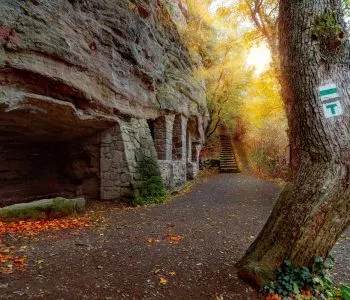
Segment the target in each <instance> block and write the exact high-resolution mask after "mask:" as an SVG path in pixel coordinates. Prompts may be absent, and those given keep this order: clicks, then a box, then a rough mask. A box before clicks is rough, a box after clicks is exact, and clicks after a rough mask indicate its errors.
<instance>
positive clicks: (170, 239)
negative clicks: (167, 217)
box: [164, 234, 182, 244]
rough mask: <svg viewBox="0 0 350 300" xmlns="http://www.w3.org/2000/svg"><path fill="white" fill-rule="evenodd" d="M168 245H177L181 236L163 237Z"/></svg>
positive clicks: (170, 235)
mask: <svg viewBox="0 0 350 300" xmlns="http://www.w3.org/2000/svg"><path fill="white" fill-rule="evenodd" d="M164 238H165V239H166V240H167V241H168V242H169V243H170V244H178V243H180V241H181V240H182V236H181V235H175V234H167V235H166V236H165V237H164Z"/></svg>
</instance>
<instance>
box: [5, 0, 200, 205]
mask: <svg viewBox="0 0 350 300" xmlns="http://www.w3.org/2000/svg"><path fill="white" fill-rule="evenodd" d="M0 5H1V10H0V142H1V143H0V206H3V205H6V204H9V203H13V202H22V201H30V200H34V199H37V198H44V197H48V196H50V197H54V196H58V195H59V196H67V197H72V196H85V197H86V198H88V199H89V198H92V199H97V198H102V199H118V198H123V197H124V196H125V197H126V196H131V195H132V189H133V186H135V182H136V181H137V177H138V176H137V166H138V163H139V162H140V161H142V160H144V158H145V157H153V158H154V159H155V160H158V161H159V166H160V171H161V175H162V177H163V178H164V181H165V184H166V185H167V186H168V187H169V188H171V187H173V186H175V185H181V184H183V182H184V180H185V179H186V177H192V176H193V175H194V174H195V173H196V165H197V152H198V149H199V147H198V145H199V144H200V143H202V142H203V127H204V126H205V116H206V105H205V95H204V94H205V90H204V86H203V84H202V83H201V82H198V81H197V80H195V78H194V72H195V67H194V63H193V62H192V61H191V59H190V57H189V55H188V52H187V51H186V49H185V47H184V46H183V45H182V44H181V39H180V36H179V33H178V30H177V27H176V25H175V23H174V21H173V16H175V18H176V20H177V21H179V20H180V21H181V22H185V17H184V16H183V13H184V6H183V4H181V2H177V1H175V0H174V1H171V0H167V1H166V3H163V2H162V1H160V0H158V1H156V0H137V1H136V0H133V1H128V0H120V1H115V0H91V1H86V0H57V1H49V0H27V1H21V2H18V1H12V0H0ZM169 7H170V8H172V9H169ZM173 133H174V134H173ZM192 144H193V145H194V147H192ZM162 147H165V148H163V149H162ZM190 148H191V149H192V150H193V149H196V150H195V151H192V150H190ZM196 151H197V152H196ZM192 152H195V153H192ZM188 170H191V171H188ZM188 172H189V173H188ZM179 178H180V179H179Z"/></svg>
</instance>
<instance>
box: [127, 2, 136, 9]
mask: <svg viewBox="0 0 350 300" xmlns="http://www.w3.org/2000/svg"><path fill="white" fill-rule="evenodd" d="M128 7H129V9H130V10H134V11H135V10H137V6H136V4H135V3H132V2H130V1H129V3H128Z"/></svg>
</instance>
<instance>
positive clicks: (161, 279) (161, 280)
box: [159, 277, 168, 285]
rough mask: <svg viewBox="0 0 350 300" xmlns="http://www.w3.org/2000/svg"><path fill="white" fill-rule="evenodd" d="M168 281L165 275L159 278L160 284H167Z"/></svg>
mask: <svg viewBox="0 0 350 300" xmlns="http://www.w3.org/2000/svg"><path fill="white" fill-rule="evenodd" d="M167 282H168V280H167V279H165V278H164V277H160V278H159V284H162V285H165V284H167Z"/></svg>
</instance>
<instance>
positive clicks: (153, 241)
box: [147, 238, 160, 244]
mask: <svg viewBox="0 0 350 300" xmlns="http://www.w3.org/2000/svg"><path fill="white" fill-rule="evenodd" d="M147 243H148V244H154V243H160V240H158V239H154V238H148V239H147Z"/></svg>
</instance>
